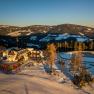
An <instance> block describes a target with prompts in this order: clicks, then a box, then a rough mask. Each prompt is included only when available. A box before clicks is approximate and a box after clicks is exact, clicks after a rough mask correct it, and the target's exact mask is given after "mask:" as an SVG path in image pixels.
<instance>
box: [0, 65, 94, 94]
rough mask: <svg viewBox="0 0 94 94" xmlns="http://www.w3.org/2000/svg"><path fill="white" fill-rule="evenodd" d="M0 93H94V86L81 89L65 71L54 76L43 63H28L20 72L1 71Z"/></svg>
mask: <svg viewBox="0 0 94 94" xmlns="http://www.w3.org/2000/svg"><path fill="white" fill-rule="evenodd" d="M54 67H56V66H54ZM59 72H60V71H59ZM64 80H65V81H64ZM0 94H94V86H93V85H92V88H91V87H90V86H88V87H85V88H83V89H79V88H77V87H76V86H74V85H73V84H72V83H71V81H70V79H68V78H67V77H66V76H65V75H64V74H63V72H62V73H60V76H54V75H49V74H47V73H46V72H45V70H44V67H43V65H38V66H37V65H36V66H30V65H29V66H28V65H27V66H24V67H23V68H22V69H21V71H20V72H19V73H18V74H3V73H0Z"/></svg>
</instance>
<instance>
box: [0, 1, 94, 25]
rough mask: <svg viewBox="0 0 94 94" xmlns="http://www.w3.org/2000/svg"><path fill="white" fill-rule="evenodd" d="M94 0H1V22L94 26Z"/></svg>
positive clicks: (3, 23)
mask: <svg viewBox="0 0 94 94" xmlns="http://www.w3.org/2000/svg"><path fill="white" fill-rule="evenodd" d="M93 9H94V0H7V1H6V0H1V2H0V16H1V17H0V24H1V25H11V26H21V27H23V26H30V25H59V24H66V23H69V24H77V25H82V26H88V27H94V12H93Z"/></svg>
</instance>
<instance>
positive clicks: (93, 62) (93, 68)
mask: <svg viewBox="0 0 94 94" xmlns="http://www.w3.org/2000/svg"><path fill="white" fill-rule="evenodd" d="M84 54H85V53H84ZM59 55H60V56H61V57H62V58H64V60H65V61H67V60H69V59H70V58H71V55H72V52H67V53H64V52H61V53H59ZM83 64H84V65H85V66H86V68H87V69H88V70H89V72H90V73H91V74H92V75H94V56H93V55H92V56H86V55H85V56H83Z"/></svg>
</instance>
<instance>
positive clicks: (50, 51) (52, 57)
mask: <svg viewBox="0 0 94 94" xmlns="http://www.w3.org/2000/svg"><path fill="white" fill-rule="evenodd" d="M47 52H48V55H49V56H48V57H49V58H48V59H49V60H48V62H49V66H50V69H51V72H52V71H53V64H54V63H55V59H56V47H55V45H54V44H48V45H47Z"/></svg>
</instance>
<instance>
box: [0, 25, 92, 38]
mask: <svg viewBox="0 0 94 94" xmlns="http://www.w3.org/2000/svg"><path fill="white" fill-rule="evenodd" d="M35 33H62V34H63V33H68V34H77V35H85V36H88V37H90V38H94V28H91V27H87V26H81V25H76V24H61V25H54V26H50V25H32V26H26V27H18V26H8V25H0V35H9V36H22V35H31V34H35Z"/></svg>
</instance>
